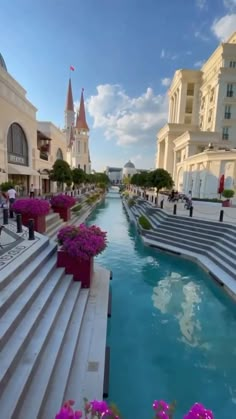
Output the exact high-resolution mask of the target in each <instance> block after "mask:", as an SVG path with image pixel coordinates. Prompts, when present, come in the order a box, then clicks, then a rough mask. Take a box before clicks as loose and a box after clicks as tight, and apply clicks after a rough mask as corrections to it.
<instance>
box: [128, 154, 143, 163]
mask: <svg viewBox="0 0 236 419" xmlns="http://www.w3.org/2000/svg"><path fill="white" fill-rule="evenodd" d="M130 160H131V161H132V162H133V163H136V162H138V161H140V160H142V156H141V154H136V155H135V156H132V157H130Z"/></svg>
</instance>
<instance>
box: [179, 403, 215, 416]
mask: <svg viewBox="0 0 236 419" xmlns="http://www.w3.org/2000/svg"><path fill="white" fill-rule="evenodd" d="M184 419H214V416H213V413H212V411H211V410H208V409H206V408H205V407H204V406H203V405H202V404H200V403H195V404H194V405H193V406H192V407H191V409H190V410H189V412H188V413H187V415H185V416H184Z"/></svg>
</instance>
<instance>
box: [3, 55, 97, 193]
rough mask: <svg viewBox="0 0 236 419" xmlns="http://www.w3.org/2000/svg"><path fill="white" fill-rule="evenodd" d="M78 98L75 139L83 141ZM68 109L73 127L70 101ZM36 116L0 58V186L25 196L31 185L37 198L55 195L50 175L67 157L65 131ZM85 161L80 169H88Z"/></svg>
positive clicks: (23, 90) (20, 87)
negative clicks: (11, 187) (9, 183)
mask: <svg viewBox="0 0 236 419" xmlns="http://www.w3.org/2000/svg"><path fill="white" fill-rule="evenodd" d="M70 89H71V86H70ZM71 94H72V92H71ZM71 97H72V95H71ZM81 98H82V99H81V100H82V108H81V109H82V113H80V114H79V115H78V117H77V122H76V130H75V136H76V138H79V136H82V138H83V139H85V138H87V134H88V127H87V125H86V126H84V125H83V122H84V118H85V112H84V109H83V96H82V95H81ZM67 107H68V108H69V109H67V112H66V113H65V123H66V124H67V125H68V126H73V124H72V122H73V121H74V105H73V100H72V104H71V103H69V106H67ZM36 112H37V109H36V108H35V106H34V105H33V104H32V103H31V102H30V101H29V100H28V99H27V97H26V91H25V89H24V88H23V87H22V86H21V85H20V84H19V83H18V82H17V81H16V80H15V79H14V78H13V77H12V76H11V75H10V74H9V72H8V71H7V66H6V63H5V61H4V59H3V57H2V55H1V54H0V184H1V183H3V182H6V181H8V180H9V181H12V183H13V185H14V186H15V188H16V190H17V192H18V194H19V195H27V194H28V193H29V189H30V185H32V184H33V185H34V189H35V193H36V194H45V193H50V192H56V190H57V184H56V182H52V181H50V179H49V172H50V170H51V169H52V166H53V164H54V163H55V161H56V160H57V159H63V160H67V157H68V134H67V130H61V129H59V128H58V127H56V126H55V125H54V124H53V123H52V122H45V121H37V119H36ZM81 115H82V124H81ZM66 118H67V119H66ZM67 125H66V126H67ZM84 132H85V134H84ZM73 134H74V132H73ZM81 141H82V140H81ZM84 150H85V147H84ZM69 157H70V158H71V156H70V153H69ZM88 160H89V159H88V158H87V160H86V158H85V160H84V162H83V165H85V164H86V165H87V166H88V168H89V167H90V166H89V164H90V163H89V161H88ZM69 163H70V161H69ZM83 169H84V166H83ZM89 170H90V169H89ZM86 171H87V168H86Z"/></svg>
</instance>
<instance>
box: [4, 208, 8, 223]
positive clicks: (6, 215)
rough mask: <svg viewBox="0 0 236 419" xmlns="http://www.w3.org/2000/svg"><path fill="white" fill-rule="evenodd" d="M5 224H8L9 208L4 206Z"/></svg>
mask: <svg viewBox="0 0 236 419" xmlns="http://www.w3.org/2000/svg"><path fill="white" fill-rule="evenodd" d="M3 224H8V208H3Z"/></svg>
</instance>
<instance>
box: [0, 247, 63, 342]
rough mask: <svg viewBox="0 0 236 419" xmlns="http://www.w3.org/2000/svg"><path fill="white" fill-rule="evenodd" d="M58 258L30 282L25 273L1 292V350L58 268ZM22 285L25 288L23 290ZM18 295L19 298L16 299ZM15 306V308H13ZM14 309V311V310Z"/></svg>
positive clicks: (52, 256) (45, 266)
mask: <svg viewBox="0 0 236 419" xmlns="http://www.w3.org/2000/svg"><path fill="white" fill-rule="evenodd" d="M56 262H57V256H56V255H51V258H50V259H49V260H48V261H47V259H45V264H44V265H43V267H42V268H41V269H40V271H39V272H38V273H37V274H36V276H34V277H33V278H32V279H31V280H30V281H29V278H28V277H24V276H23V273H22V275H21V277H20V278H19V280H21V278H22V281H21V282H20V281H19V282H18V283H17V281H14V280H13V281H12V283H10V284H9V286H8V287H6V288H4V289H3V290H2V292H1V322H0V349H1V348H2V346H3V345H5V344H6V341H7V339H9V337H10V336H11V334H12V333H13V331H14V329H15V328H16V327H17V325H18V324H19V322H20V321H21V320H22V317H23V316H24V314H25V313H26V311H28V310H29V308H30V306H31V305H32V304H33V302H34V301H35V299H36V298H37V296H38V295H39V293H40V291H41V289H42V287H43V286H44V284H45V283H46V281H47V280H48V279H49V278H50V277H51V275H52V273H53V271H54V270H55V268H56ZM22 284H23V285H25V287H24V288H23V289H22ZM16 295H17V297H16ZM13 304H14V306H13ZM13 308H14V309H13ZM4 311H5V312H4Z"/></svg>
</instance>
